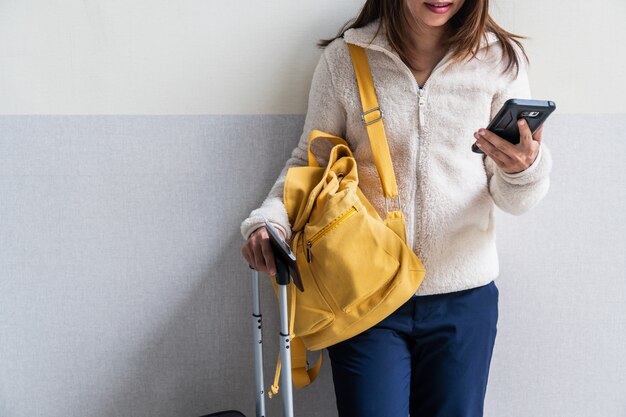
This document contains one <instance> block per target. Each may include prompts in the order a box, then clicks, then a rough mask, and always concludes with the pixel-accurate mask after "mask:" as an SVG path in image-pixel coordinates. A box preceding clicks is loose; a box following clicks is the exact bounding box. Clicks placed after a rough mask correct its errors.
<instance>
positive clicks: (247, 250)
mask: <svg viewBox="0 0 626 417" xmlns="http://www.w3.org/2000/svg"><path fill="white" fill-rule="evenodd" d="M241 255H242V256H243V257H244V259H245V260H246V262H247V263H248V265H249V266H250V268H253V269H254V266H253V265H252V264H253V263H254V260H253V258H252V256H251V254H250V248H249V247H248V243H247V242H246V244H245V245H244V246H243V247H242V248H241Z"/></svg>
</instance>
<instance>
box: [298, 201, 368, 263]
mask: <svg viewBox="0 0 626 417" xmlns="http://www.w3.org/2000/svg"><path fill="white" fill-rule="evenodd" d="M357 211H358V210H357V208H356V206H352V207H350V208H349V209H348V210H346V211H344V212H343V213H341V214H340V215H339V216H338V217H337V218H335V219H334V220H333V221H332V222H330V223H328V224H327V225H326V226H324V227H323V228H322V229H321V230H320V231H319V232H317V233H316V234H314V235H313V236H312V237H311V238H310V239H309V240H307V242H306V260H307V262H308V263H311V261H312V260H313V256H312V254H311V247H312V246H313V244H314V243H316V242H317V241H318V240H320V239H321V238H322V237H324V235H325V234H327V233H328V232H330V231H331V230H332V229H334V228H335V227H337V226H339V224H340V223H341V222H344V221H346V220H347V219H349V218H350V217H351V216H352V215H353V214H355V213H356V212H357Z"/></svg>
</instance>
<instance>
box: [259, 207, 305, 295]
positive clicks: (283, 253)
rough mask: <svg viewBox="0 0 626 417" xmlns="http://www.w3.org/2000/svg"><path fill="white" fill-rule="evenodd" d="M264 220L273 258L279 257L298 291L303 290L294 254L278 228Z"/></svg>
mask: <svg viewBox="0 0 626 417" xmlns="http://www.w3.org/2000/svg"><path fill="white" fill-rule="evenodd" d="M263 221H264V222H265V228H266V229H267V232H268V235H269V237H270V245H271V246H272V252H273V253H274V257H275V258H280V259H281V260H282V261H283V262H284V263H285V264H287V267H288V268H289V275H290V276H291V279H292V280H293V283H294V284H295V285H296V288H298V289H299V290H300V291H304V286H303V285H302V279H301V278H300V272H299V271H298V264H297V263H296V255H294V253H293V251H292V250H291V248H290V247H289V245H288V244H287V242H285V241H284V240H283V239H282V238H281V237H280V234H279V233H278V230H276V228H275V227H274V226H273V225H272V224H271V223H270V222H269V221H268V220H267V219H265V218H264V219H263Z"/></svg>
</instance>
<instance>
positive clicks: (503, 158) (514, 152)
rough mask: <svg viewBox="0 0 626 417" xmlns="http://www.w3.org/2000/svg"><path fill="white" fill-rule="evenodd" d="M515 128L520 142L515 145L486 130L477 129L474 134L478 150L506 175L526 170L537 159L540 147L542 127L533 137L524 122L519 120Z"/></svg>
mask: <svg viewBox="0 0 626 417" xmlns="http://www.w3.org/2000/svg"><path fill="white" fill-rule="evenodd" d="M517 126H518V127H519V132H520V141H519V143H518V144H517V145H513V144H512V143H511V142H509V141H507V140H504V139H502V138H501V137H500V136H498V135H496V134H495V133H493V132H490V131H489V130H487V129H478V132H474V137H475V138H476V145H477V146H478V148H479V149H480V150H481V151H483V152H484V153H485V155H487V156H489V157H491V159H493V161H494V162H495V163H496V165H498V166H499V167H500V168H501V169H502V170H503V171H504V172H506V173H507V174H516V173H518V172H522V171H524V170H525V169H526V168H528V167H529V166H530V165H531V164H532V163H533V162H534V161H535V158H537V155H538V154H539V147H540V146H541V133H542V132H543V125H541V127H540V128H539V129H537V130H536V131H535V134H534V135H533V134H532V133H530V128H529V127H528V123H526V120H524V119H519V120H518V121H517Z"/></svg>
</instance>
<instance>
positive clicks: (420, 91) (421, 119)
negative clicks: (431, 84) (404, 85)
mask: <svg viewBox="0 0 626 417" xmlns="http://www.w3.org/2000/svg"><path fill="white" fill-rule="evenodd" d="M417 89H418V94H419V101H418V117H419V125H420V127H424V111H423V109H424V106H426V99H425V98H424V88H423V87H422V88H419V87H417Z"/></svg>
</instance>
